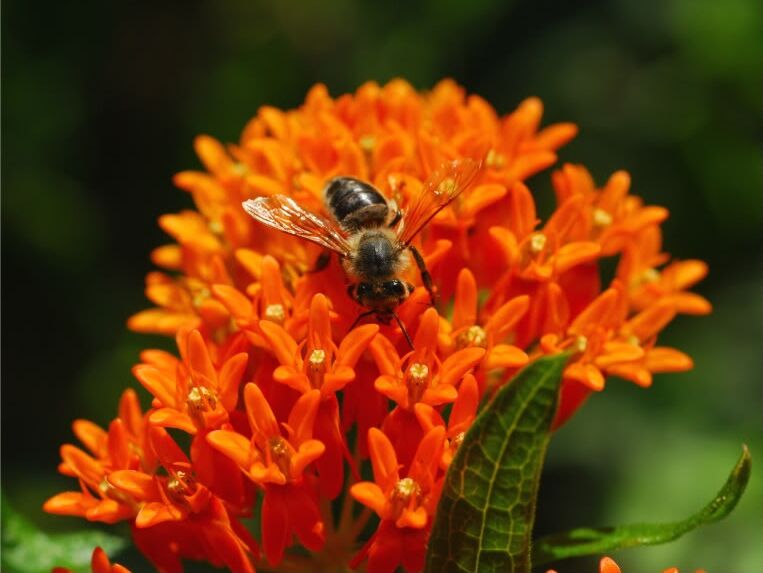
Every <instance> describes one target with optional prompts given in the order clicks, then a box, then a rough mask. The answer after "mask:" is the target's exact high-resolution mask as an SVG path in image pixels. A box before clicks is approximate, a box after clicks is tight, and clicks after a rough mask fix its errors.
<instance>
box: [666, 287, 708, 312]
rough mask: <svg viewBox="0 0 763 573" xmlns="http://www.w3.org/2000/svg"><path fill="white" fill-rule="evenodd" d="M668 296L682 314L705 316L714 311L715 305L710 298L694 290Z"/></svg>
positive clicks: (668, 299)
mask: <svg viewBox="0 0 763 573" xmlns="http://www.w3.org/2000/svg"><path fill="white" fill-rule="evenodd" d="M666 298H667V301H669V302H671V303H672V304H673V305H675V307H676V310H677V311H678V312H680V313H682V314H693V315H696V316H703V315H705V314H710V313H711V312H712V311H713V305H712V304H711V303H710V301H709V300H707V299H706V298H705V297H703V296H700V295H698V294H695V293H693V292H680V293H676V294H674V295H671V296H668V297H666Z"/></svg>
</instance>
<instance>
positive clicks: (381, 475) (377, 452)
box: [368, 428, 400, 492]
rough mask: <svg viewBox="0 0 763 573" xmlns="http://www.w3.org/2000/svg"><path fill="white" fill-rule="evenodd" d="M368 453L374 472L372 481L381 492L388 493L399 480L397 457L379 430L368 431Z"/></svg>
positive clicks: (390, 443)
mask: <svg viewBox="0 0 763 573" xmlns="http://www.w3.org/2000/svg"><path fill="white" fill-rule="evenodd" d="M368 451H369V453H370V455H371V465H372V466H373V470H374V481H375V482H376V483H377V484H379V486H380V487H381V489H382V491H385V492H386V491H389V490H390V489H391V488H392V486H394V485H395V484H396V483H397V482H398V481H399V480H400V475H399V474H398V464H397V455H396V454H395V448H393V447H392V442H390V441H389V438H388V437H387V436H386V435H385V434H384V433H383V432H382V431H381V430H379V429H377V428H371V429H370V430H368Z"/></svg>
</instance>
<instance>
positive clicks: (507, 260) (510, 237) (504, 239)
mask: <svg viewBox="0 0 763 573" xmlns="http://www.w3.org/2000/svg"><path fill="white" fill-rule="evenodd" d="M488 232H489V233H490V236H491V237H492V238H493V239H494V240H495V242H496V244H497V246H498V249H500V251H501V253H502V255H503V260H504V264H505V265H506V266H507V267H513V266H514V265H516V263H517V261H518V260H519V245H518V243H517V238H516V236H515V235H514V233H512V232H511V231H510V230H509V229H505V228H503V227H490V230H489V231H488Z"/></svg>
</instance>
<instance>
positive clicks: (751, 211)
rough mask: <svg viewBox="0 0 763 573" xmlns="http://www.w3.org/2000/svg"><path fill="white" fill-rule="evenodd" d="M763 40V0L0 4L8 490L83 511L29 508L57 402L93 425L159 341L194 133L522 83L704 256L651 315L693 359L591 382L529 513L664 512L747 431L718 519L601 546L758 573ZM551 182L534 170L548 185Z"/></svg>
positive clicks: (495, 94)
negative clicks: (407, 88) (152, 276)
mask: <svg viewBox="0 0 763 573" xmlns="http://www.w3.org/2000/svg"><path fill="white" fill-rule="evenodd" d="M762 42H763V14H762V8H761V4H760V2H758V1H757V0H729V1H723V2H717V1H716V0H645V1H636V0H632V1H626V0H618V1H612V2H603V1H598V2H565V1H562V0H541V1H537V2H532V3H531V2H500V1H498V0H477V1H474V2H469V3H466V2H460V1H458V0H437V1H435V0H429V1H423V2H408V3H406V4H404V5H403V4H400V5H393V4H392V3H389V2H382V1H375V2H364V3H356V2H352V1H351V0H330V1H326V0H323V1H317V0H314V1H307V2H296V1H293V2H292V1H282V2H276V1H275V0H274V1H272V2H264V1H255V2H248V1H244V0H238V1H230V2H223V1H219V0H208V1H203V2H200V1H184V2H123V1H122V2H94V1H85V2H34V1H30V2H21V1H19V0H15V1H9V2H5V3H4V5H3V18H2V66H3V70H2V71H3V80H4V81H3V93H2V96H3V97H2V112H3V122H2V143H3V146H2V183H3V194H2V239H3V241H2V274H3V279H4V280H3V289H2V311H3V313H2V342H3V343H2V350H3V356H2V357H3V361H2V378H3V380H2V382H3V384H2V394H3V395H2V489H3V492H4V494H5V495H6V496H7V497H8V499H9V500H10V502H11V503H12V504H13V505H14V506H15V507H16V508H17V509H20V510H21V511H22V512H23V513H24V515H25V516H27V517H29V518H30V519H32V520H33V521H34V522H35V523H37V524H39V525H40V526H42V527H43V528H45V529H46V530H48V531H59V530H64V529H71V528H75V529H76V528H78V527H88V525H87V524H86V523H85V522H82V521H79V520H76V519H70V518H63V517H54V516H46V515H43V514H42V512H41V510H40V505H41V504H42V502H43V501H44V500H45V499H46V498H47V497H48V496H50V495H52V494H53V493H55V492H57V491H60V490H62V489H67V488H70V487H71V486H72V485H73V482H71V480H68V479H64V478H61V477H60V476H58V475H57V474H56V471H55V468H56V464H57V462H58V451H57V450H58V445H59V444H60V443H62V442H63V441H69V440H71V439H72V436H71V430H70V423H71V421H72V420H73V419H74V418H77V417H86V418H90V419H93V420H95V421H98V422H99V423H106V422H107V421H108V420H109V419H111V418H112V417H113V415H114V413H115V410H116V400H117V396H118V395H119V393H120V392H121V390H122V389H123V388H124V387H125V386H127V385H130V386H133V387H137V384H136V382H135V381H134V380H133V379H132V377H131V375H130V372H129V368H130V366H131V365H132V364H134V363H135V362H136V360H137V353H138V351H139V350H140V349H141V348H145V347H152V346H156V345H163V346H165V347H169V346H170V345H168V341H166V340H163V339H161V338H158V337H156V338H153V337H148V336H143V335H136V334H132V333H129V332H127V330H126V328H125V320H126V318H127V317H128V316H129V315H130V314H131V313H133V312H135V311H137V310H140V309H142V308H144V307H147V306H148V303H147V301H145V300H144V298H143V296H142V290H143V276H144V274H145V273H146V272H147V271H148V270H150V268H151V267H150V263H149V261H148V253H149V251H150V250H151V249H152V248H153V247H155V246H158V245H159V244H162V243H164V242H168V238H167V237H166V236H164V235H163V234H162V232H161V231H160V230H159V229H158V227H157V225H156V219H157V217H158V216H159V215H160V214H162V213H165V212H173V211H178V210H180V209H181V208H183V207H186V206H189V205H190V200H189V197H188V196H187V195H186V194H184V193H183V192H181V191H178V190H176V189H173V187H172V185H171V182H170V177H171V175H172V174H173V173H175V172H177V171H179V170H182V169H188V168H197V167H198V165H199V164H198V161H197V160H196V158H195V157H194V155H193V152H192V139H193V137H194V135H196V134H198V133H209V134H211V135H214V136H216V137H218V138H220V139H222V140H223V141H235V140H236V139H237V138H238V134H239V131H240V130H241V129H242V128H243V126H244V124H245V122H246V121H247V120H248V119H249V118H250V117H251V116H252V115H253V114H254V113H255V111H256V110H257V108H258V107H259V106H261V105H263V104H271V105H275V106H278V107H282V108H290V107H294V106H297V105H298V104H299V103H300V102H301V101H302V98H303V97H304V94H305V92H306V91H307V89H308V88H309V87H310V86H311V85H312V84H313V83H315V82H325V83H326V84H327V85H328V86H329V89H330V91H331V93H332V94H333V95H338V94H341V93H344V92H346V91H351V90H354V89H355V88H356V87H357V86H358V85H359V84H361V83H362V82H364V81H366V80H369V79H375V80H378V81H381V82H383V81H386V80H388V79H390V78H393V77H396V76H402V77H405V78H407V79H409V80H410V81H411V82H412V83H413V84H414V85H415V86H416V87H418V88H420V89H426V88H429V87H431V86H432V85H433V84H434V83H435V82H436V81H437V80H439V79H440V78H443V77H454V78H455V79H456V80H457V81H459V82H460V83H462V84H463V85H465V86H466V87H467V89H468V90H469V91H470V92H475V93H478V94H480V95H482V96H484V97H485V98H486V99H487V100H488V101H490V102H491V103H492V104H493V105H494V106H495V107H496V108H497V110H498V111H499V112H500V113H506V112H508V111H510V110H512V109H513V108H514V107H515V106H516V104H517V103H518V102H519V101H520V100H521V99H523V98H525V97H526V96H529V95H538V96H540V97H541V98H542V99H543V100H544V102H545V105H546V117H545V118H544V123H549V122H553V121H574V122H576V123H577V124H578V125H579V126H580V128H581V133H580V135H579V136H578V138H577V139H576V140H575V141H574V142H573V143H572V144H570V145H569V146H567V147H565V148H564V149H563V150H562V152H561V159H562V160H566V161H574V162H581V163H585V164H586V165H588V166H589V167H590V169H591V170H592V172H593V173H594V175H595V176H596V177H597V181H599V182H601V183H603V182H604V181H605V178H606V177H607V176H608V175H609V174H610V173H611V172H612V171H614V170H616V169H620V168H625V169H627V170H629V171H630V172H631V174H632V176H633V181H634V192H635V193H637V194H639V195H641V196H643V197H644V198H645V199H646V201H647V202H648V203H657V204H661V205H665V206H667V207H668V208H669V209H670V211H671V217H670V219H669V220H668V222H667V223H666V224H665V245H666V250H668V251H669V252H671V253H673V254H674V255H675V256H676V257H679V258H694V257H696V258H703V259H705V260H707V261H708V262H709V264H710V268H711V274H710V276H709V278H708V279H707V280H706V281H705V282H704V283H702V284H701V285H700V287H699V288H698V290H699V292H701V293H702V294H704V295H706V296H707V297H708V298H709V299H710V300H711V301H712V302H713V303H714V305H715V312H714V313H713V314H712V315H711V316H710V317H705V318H696V317H681V318H679V319H678V320H677V321H676V322H675V323H674V324H673V325H672V326H671V327H670V328H669V330H668V332H667V334H666V336H665V337H664V341H665V343H666V344H672V345H675V346H677V347H679V348H682V349H684V350H685V351H687V352H689V353H690V354H691V355H692V356H693V357H694V358H695V361H696V369H695V370H694V371H693V372H690V373H686V374H679V375H669V376H661V377H657V379H656V381H655V385H654V387H653V388H652V389H650V390H642V389H639V388H637V387H635V386H633V385H631V384H628V383H625V382H623V381H619V380H612V381H610V384H609V385H608V388H607V390H606V391H605V392H604V393H603V394H601V395H598V396H596V397H595V398H594V399H593V400H591V402H590V403H589V404H588V406H587V407H586V409H585V410H584V411H583V412H582V413H581V414H580V415H579V416H578V417H577V418H575V419H574V420H573V421H572V422H571V423H570V424H569V425H568V426H567V427H565V428H564V429H563V430H562V431H561V432H560V433H559V435H558V436H557V438H556V440H555V441H554V442H553V445H552V449H551V454H550V459H549V463H548V466H547V472H546V475H545V478H544V481H543V483H542V493H541V506H540V515H539V526H538V527H539V529H541V530H543V531H546V532H548V531H550V530H555V529H565V528H568V527H572V526H577V525H604V524H609V523H619V522H627V521H646V520H652V519H654V520H658V519H663V520H671V519H678V518H681V517H683V516H685V515H688V514H689V513H690V512H692V511H694V510H695V509H698V508H699V506H701V505H702V504H703V503H704V502H705V501H706V500H709V499H710V498H711V497H712V495H714V493H715V491H716V490H717V489H718V488H719V487H720V485H721V484H722V482H723V480H724V479H725V476H726V473H727V471H728V470H729V469H730V468H731V466H732V465H733V463H734V461H735V459H736V458H737V456H738V454H739V452H740V444H741V443H742V442H746V443H748V444H749V445H750V447H751V449H752V454H753V458H754V459H756V460H757V464H758V467H757V468H755V470H754V472H753V479H752V482H751V484H750V487H749V489H748V491H747V493H746V495H745V497H744V498H743V500H742V502H741V503H740V505H739V507H738V508H737V510H736V511H735V513H733V514H732V515H731V516H730V517H729V518H728V519H727V520H726V521H725V522H724V523H722V524H721V525H715V526H711V527H709V528H706V529H704V530H701V531H697V532H694V533H692V534H690V535H688V536H687V537H685V538H684V539H682V540H681V541H679V542H677V543H675V544H672V545H668V546H661V547H654V548H642V549H634V550H629V551H625V552H622V553H618V554H616V555H615V557H616V558H617V560H618V561H619V562H620V564H621V565H622V566H623V568H624V571H626V572H635V573H642V572H643V573H645V572H647V571H660V570H662V568H664V567H667V566H669V565H678V566H680V567H681V568H682V570H684V571H691V570H693V569H694V568H697V567H704V568H707V569H708V570H709V571H724V572H726V573H751V572H756V571H763V545H762V544H761V543H760V540H761V533H763V516H762V515H761V511H760V508H761V507H763V479H761V475H763V474H761V471H760V467H759V464H760V461H759V460H763V440H762V439H761V438H762V434H763V433H762V432H761V430H762V429H763V428H762V426H763V424H762V422H761V420H762V417H761V400H760V398H761V392H760V378H761V372H763V368H762V366H763V364H762V360H761V341H762V340H763V336H762V334H763V333H762V332H761V330H762V328H761V325H762V324H763V321H762V320H761V319H762V318H763V300H762V299H761V267H760V252H761V251H760V246H761V241H760V239H761V235H760V231H761V228H763V227H761V223H763V209H762V207H763V201H762V191H763V172H762V170H761V157H760V148H759V141H760V135H761V118H762V116H763V89H762V84H763V75H762V74H761V69H763V68H762V67H761V65H762V64H763V46H762V45H761V44H762ZM548 179H549V177H548V173H545V174H542V175H540V176H539V177H536V178H535V179H533V180H532V181H531V182H530V183H531V186H532V187H533V189H537V190H538V191H539V193H540V196H541V197H544V196H545V197H548V196H549V195H550V194H549V193H548V189H549V181H548ZM142 395H143V397H144V398H145V393H143V394H142ZM589 563H590V562H589ZM136 567H137V566H136ZM584 567H585V568H586V570H588V571H593V565H589V564H585V563H578V564H570V565H568V566H567V570H568V571H573V570H580V571H582V570H583V568H584ZM560 569H561V570H562V571H564V570H565V567H564V566H563V565H562V566H560Z"/></svg>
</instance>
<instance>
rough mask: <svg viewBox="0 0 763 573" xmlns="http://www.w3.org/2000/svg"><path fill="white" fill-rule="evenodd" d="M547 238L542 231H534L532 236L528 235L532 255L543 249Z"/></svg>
mask: <svg viewBox="0 0 763 573" xmlns="http://www.w3.org/2000/svg"><path fill="white" fill-rule="evenodd" d="M547 240H548V239H547V238H546V235H544V234H543V233H535V234H533V236H532V237H530V252H531V253H532V254H533V255H537V254H539V253H541V252H542V251H543V249H545V248H546V241H547Z"/></svg>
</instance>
